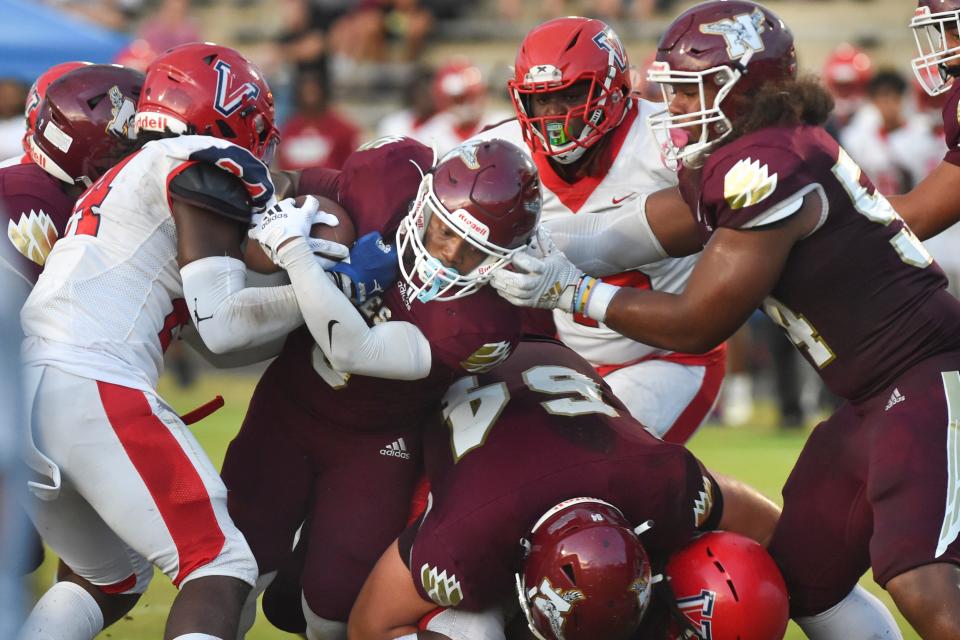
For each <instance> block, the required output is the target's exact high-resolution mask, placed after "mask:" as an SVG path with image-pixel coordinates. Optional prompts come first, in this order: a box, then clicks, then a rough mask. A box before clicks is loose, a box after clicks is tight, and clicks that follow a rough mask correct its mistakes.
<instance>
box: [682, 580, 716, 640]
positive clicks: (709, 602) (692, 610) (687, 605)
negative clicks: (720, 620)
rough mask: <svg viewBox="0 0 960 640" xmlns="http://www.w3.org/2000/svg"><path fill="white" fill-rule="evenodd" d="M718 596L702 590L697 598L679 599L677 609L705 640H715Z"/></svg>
mask: <svg viewBox="0 0 960 640" xmlns="http://www.w3.org/2000/svg"><path fill="white" fill-rule="evenodd" d="M716 599H717V594H716V593H714V592H713V591H707V590H706V589H701V590H700V593H699V594H697V595H695V596H687V597H684V598H677V608H678V609H680V612H681V613H682V614H683V615H684V617H686V618H687V620H689V621H690V623H691V624H692V625H693V628H694V629H695V630H696V631H697V633H698V634H700V638H702V639H703V640H713V605H714V602H716Z"/></svg>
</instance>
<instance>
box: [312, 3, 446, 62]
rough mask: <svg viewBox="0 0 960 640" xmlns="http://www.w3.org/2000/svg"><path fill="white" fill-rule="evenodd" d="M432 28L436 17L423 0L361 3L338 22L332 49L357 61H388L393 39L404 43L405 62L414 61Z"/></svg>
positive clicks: (402, 56)
mask: <svg viewBox="0 0 960 640" xmlns="http://www.w3.org/2000/svg"><path fill="white" fill-rule="evenodd" d="M432 26H433V14H432V13H431V12H430V10H429V8H428V7H427V6H425V4H424V3H422V2H421V1H420V0H360V1H359V2H358V3H357V6H356V8H355V10H353V11H351V12H350V13H349V14H348V15H346V16H344V18H343V19H342V20H340V21H339V22H338V23H337V26H336V29H335V30H334V32H333V33H331V48H332V50H333V51H335V52H336V53H337V54H338V55H339V56H341V57H343V58H345V59H347V60H350V61H353V62H359V63H369V62H386V61H387V59H388V57H389V56H388V51H387V39H388V37H389V38H392V39H394V40H399V41H400V44H401V47H400V49H401V56H400V57H401V60H402V61H403V62H413V61H414V60H416V59H417V58H418V57H419V56H420V53H421V52H422V50H423V44H424V41H425V40H426V37H427V34H428V33H429V32H430V29H431V27H432Z"/></svg>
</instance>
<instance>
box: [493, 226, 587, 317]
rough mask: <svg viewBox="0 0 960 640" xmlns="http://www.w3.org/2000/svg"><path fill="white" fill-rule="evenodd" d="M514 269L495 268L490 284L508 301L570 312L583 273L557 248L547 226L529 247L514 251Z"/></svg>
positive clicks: (539, 231) (526, 305)
mask: <svg viewBox="0 0 960 640" xmlns="http://www.w3.org/2000/svg"><path fill="white" fill-rule="evenodd" d="M511 264H512V266H513V270H508V269H498V270H497V271H495V272H494V274H493V278H492V279H491V282H490V284H491V285H492V286H493V288H494V289H496V290H497V293H499V294H500V296H501V297H502V298H504V299H506V300H507V301H508V302H510V303H512V304H515V305H518V306H521V307H536V308H538V309H560V310H562V311H566V312H568V313H572V312H573V302H574V293H575V291H576V288H577V283H578V282H579V281H580V278H581V277H582V276H583V272H582V271H580V269H578V268H577V267H576V266H574V265H573V263H571V262H570V261H569V260H567V257H566V256H565V255H563V253H561V252H560V250H559V249H557V247H556V245H555V244H553V241H552V240H551V239H550V234H549V232H548V231H547V230H546V229H542V230H538V231H537V236H536V239H535V240H534V242H533V244H532V246H531V247H530V248H527V249H524V250H523V251H519V252H517V253H516V254H514V256H513V259H512V260H511Z"/></svg>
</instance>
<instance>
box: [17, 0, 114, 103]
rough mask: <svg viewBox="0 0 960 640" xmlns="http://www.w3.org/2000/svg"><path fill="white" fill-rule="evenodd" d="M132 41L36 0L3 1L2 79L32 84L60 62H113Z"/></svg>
mask: <svg viewBox="0 0 960 640" xmlns="http://www.w3.org/2000/svg"><path fill="white" fill-rule="evenodd" d="M129 42H130V38H129V37H128V36H126V35H123V34H120V33H117V32H115V31H110V30H109V29H105V28H103V27H100V26H98V25H95V24H91V23H89V22H86V21H84V20H81V19H79V18H75V17H73V16H71V15H69V14H66V13H63V12H61V11H58V10H56V9H54V8H51V7H49V6H45V5H43V4H41V3H39V2H37V1H36V0H0V78H16V79H18V80H22V81H23V82H25V83H27V84H30V83H32V82H33V81H34V80H35V79H36V77H37V76H38V75H40V74H41V73H43V72H44V71H46V70H47V69H48V68H50V67H51V66H53V65H55V64H58V63H60V62H67V61H68V60H88V61H90V62H110V61H112V60H113V57H114V56H115V55H116V54H117V53H118V52H119V51H120V50H121V49H123V48H124V47H125V46H126V45H127V44H128V43H129Z"/></svg>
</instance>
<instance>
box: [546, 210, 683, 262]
mask: <svg viewBox="0 0 960 640" xmlns="http://www.w3.org/2000/svg"><path fill="white" fill-rule="evenodd" d="M646 202H647V196H646V195H644V196H642V197H640V198H637V199H635V200H633V201H631V202H630V203H628V204H626V205H624V206H622V207H620V208H618V209H616V210H614V211H607V212H583V213H578V214H577V215H575V216H561V217H559V218H554V219H553V220H549V221H546V222H544V226H546V227H547V229H549V230H550V237H551V238H552V239H553V241H554V242H555V243H556V245H557V248H558V249H560V251H562V252H563V253H564V255H566V256H567V258H568V259H569V260H570V262H572V263H573V264H575V265H577V267H578V268H579V269H581V270H582V271H584V272H586V273H589V274H590V275H593V276H607V275H612V274H615V273H621V272H623V271H627V270H628V269H636V268H637V267H640V266H643V265H645V264H649V263H651V262H656V261H658V260H662V259H663V258H666V257H668V256H667V252H666V251H664V250H663V246H661V244H660V241H659V240H657V237H656V236H655V235H654V233H653V229H651V228H650V223H649V222H648V221H647V211H646Z"/></svg>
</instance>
